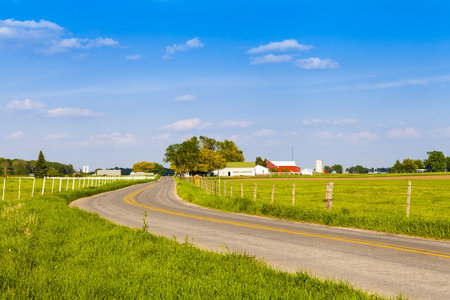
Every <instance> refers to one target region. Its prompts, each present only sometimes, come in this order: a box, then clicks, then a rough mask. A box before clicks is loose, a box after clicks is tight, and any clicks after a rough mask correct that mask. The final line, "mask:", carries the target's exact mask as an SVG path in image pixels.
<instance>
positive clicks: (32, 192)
mask: <svg viewBox="0 0 450 300" xmlns="http://www.w3.org/2000/svg"><path fill="white" fill-rule="evenodd" d="M35 184H36V177H34V178H33V190H31V198H33V195H34V186H35Z"/></svg>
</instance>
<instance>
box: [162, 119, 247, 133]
mask: <svg viewBox="0 0 450 300" xmlns="http://www.w3.org/2000/svg"><path fill="white" fill-rule="evenodd" d="M251 125H253V123H252V122H250V121H230V120H226V121H222V122H220V123H212V122H203V121H202V120H200V119H199V118H193V119H187V120H180V121H177V122H174V123H172V124H169V125H166V126H164V127H161V128H159V129H160V130H174V131H185V130H192V129H223V128H247V127H250V126H251Z"/></svg>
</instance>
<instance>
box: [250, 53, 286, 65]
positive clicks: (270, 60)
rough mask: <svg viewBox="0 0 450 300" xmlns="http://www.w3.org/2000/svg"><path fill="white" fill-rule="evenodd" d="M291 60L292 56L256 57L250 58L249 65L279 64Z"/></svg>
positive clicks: (268, 55)
mask: <svg viewBox="0 0 450 300" xmlns="http://www.w3.org/2000/svg"><path fill="white" fill-rule="evenodd" d="M291 60H292V55H288V54H285V55H273V54H267V55H261V56H257V57H252V58H251V62H250V64H252V65H260V64H279V63H284V62H288V61H291Z"/></svg>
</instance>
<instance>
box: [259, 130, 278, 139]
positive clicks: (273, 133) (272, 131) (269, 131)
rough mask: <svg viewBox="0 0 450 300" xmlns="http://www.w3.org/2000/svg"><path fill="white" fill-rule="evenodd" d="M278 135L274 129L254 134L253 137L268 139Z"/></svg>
mask: <svg viewBox="0 0 450 300" xmlns="http://www.w3.org/2000/svg"><path fill="white" fill-rule="evenodd" d="M276 134H277V133H276V131H275V130H273V129H263V130H260V131H256V132H253V135H254V136H257V137H268V136H274V135H276Z"/></svg>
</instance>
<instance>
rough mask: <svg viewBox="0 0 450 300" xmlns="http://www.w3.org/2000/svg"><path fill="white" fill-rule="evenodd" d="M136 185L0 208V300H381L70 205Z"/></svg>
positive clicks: (2, 204)
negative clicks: (151, 232) (79, 200)
mask: <svg viewBox="0 0 450 300" xmlns="http://www.w3.org/2000/svg"><path fill="white" fill-rule="evenodd" d="M134 183H135V182H118V183H113V184H108V185H104V186H101V187H97V188H89V189H81V190H76V191H69V192H62V193H58V194H54V195H46V196H41V197H37V198H33V199H25V200H21V201H18V200H11V201H8V202H6V201H4V202H0V213H1V222H0V237H1V238H0V265H1V267H0V299H30V298H38V299H47V298H50V299H114V298H120V299H244V298H245V299H247V298H248V299H379V297H377V296H376V295H367V294H366V293H364V292H361V291H358V290H355V289H353V288H351V287H350V286H348V285H347V284H343V283H333V282H331V281H319V280H318V279H314V278H311V277H310V276H308V275H307V274H304V273H297V274H287V273H283V272H278V271H275V270H273V269H271V268H269V267H267V266H266V265H265V264H264V263H263V262H260V261H257V260H255V259H253V258H251V257H249V256H246V255H239V254H236V253H228V254H225V255H221V254H218V253H213V252H205V251H201V250H199V249H197V248H196V247H194V245H193V244H192V243H189V241H188V239H187V238H186V241H185V242H184V243H182V244H179V243H178V242H176V241H174V240H169V239H166V238H162V237H157V236H154V235H151V234H148V233H147V232H145V231H143V230H142V229H138V228H134V229H130V228H126V227H121V226H117V225H114V224H113V223H112V222H109V221H107V220H104V219H102V218H100V217H99V216H98V215H97V214H93V213H88V212H85V211H82V210H79V209H74V208H69V207H68V205H67V204H68V203H70V202H71V201H73V200H75V199H78V198H81V197H86V196H91V195H93V194H97V193H101V192H105V191H108V190H112V189H117V188H121V187H125V186H128V185H130V184H134ZM149 226H150V227H151V221H150V222H149Z"/></svg>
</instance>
